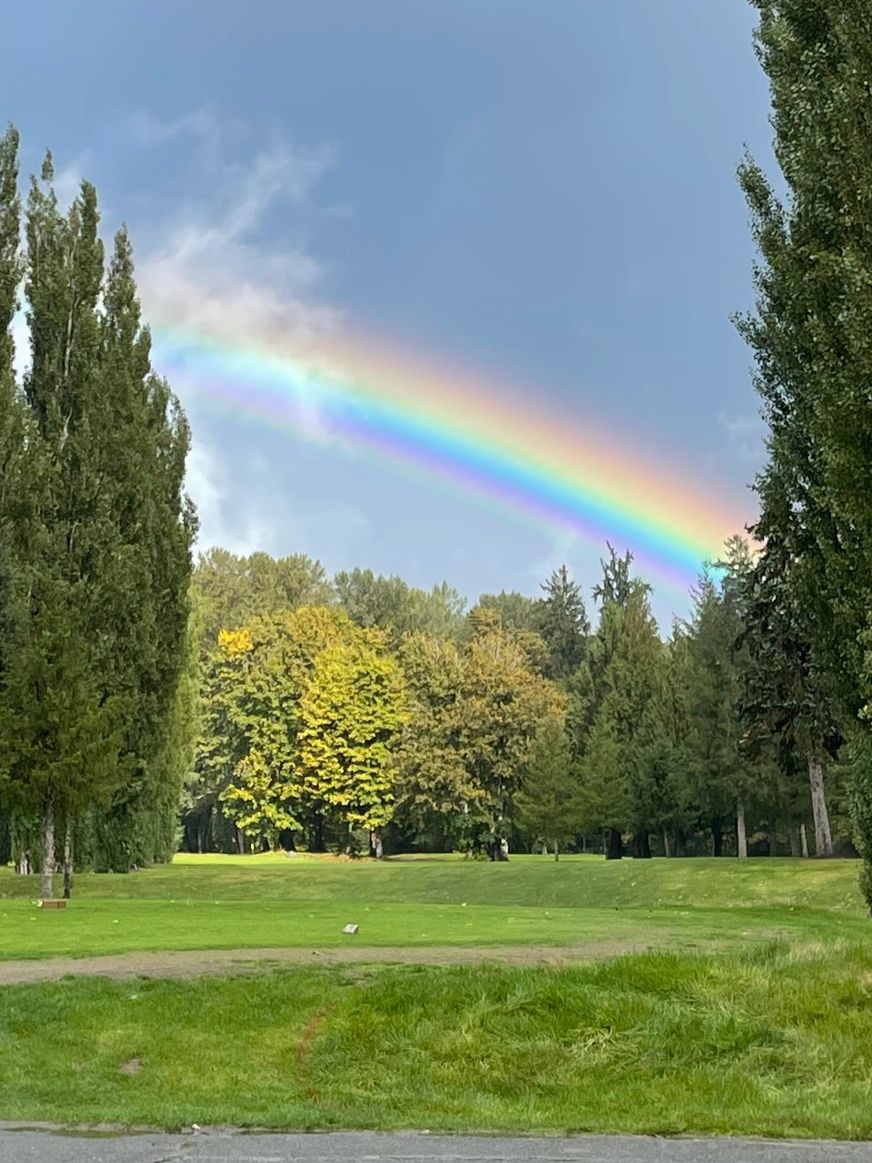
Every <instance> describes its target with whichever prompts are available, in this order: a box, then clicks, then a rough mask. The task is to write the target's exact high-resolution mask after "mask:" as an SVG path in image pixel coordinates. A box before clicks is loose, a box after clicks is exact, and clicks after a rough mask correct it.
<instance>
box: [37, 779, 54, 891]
mask: <svg viewBox="0 0 872 1163" xmlns="http://www.w3.org/2000/svg"><path fill="white" fill-rule="evenodd" d="M54 870H55V824H54V804H53V803H52V802H51V800H49V801H48V803H47V804H46V806H45V811H44V813H43V817H42V884H41V886H40V892H41V894H42V899H43V900H51V897H52V893H53V892H54Z"/></svg>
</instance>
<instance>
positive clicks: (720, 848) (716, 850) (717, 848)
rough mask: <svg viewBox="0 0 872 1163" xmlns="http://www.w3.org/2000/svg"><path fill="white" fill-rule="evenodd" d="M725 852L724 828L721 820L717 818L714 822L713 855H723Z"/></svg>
mask: <svg viewBox="0 0 872 1163" xmlns="http://www.w3.org/2000/svg"><path fill="white" fill-rule="evenodd" d="M723 854H724V829H723V827H722V826H721V821H720V820H715V821H713V823H712V855H713V856H723Z"/></svg>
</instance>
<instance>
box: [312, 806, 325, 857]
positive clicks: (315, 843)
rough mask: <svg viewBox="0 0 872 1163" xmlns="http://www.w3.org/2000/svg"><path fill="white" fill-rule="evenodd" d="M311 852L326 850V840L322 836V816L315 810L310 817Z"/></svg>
mask: <svg viewBox="0 0 872 1163" xmlns="http://www.w3.org/2000/svg"><path fill="white" fill-rule="evenodd" d="M311 851H312V852H326V851H327V841H326V840H325V838H324V817H323V816H322V815H321V813H320V812H316V813H315V815H314V817H313V819H312V848H311Z"/></svg>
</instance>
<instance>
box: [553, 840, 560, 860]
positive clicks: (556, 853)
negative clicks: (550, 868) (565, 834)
mask: <svg viewBox="0 0 872 1163" xmlns="http://www.w3.org/2000/svg"><path fill="white" fill-rule="evenodd" d="M554 859H555V860H559V859H560V841H559V840H555V841H554Z"/></svg>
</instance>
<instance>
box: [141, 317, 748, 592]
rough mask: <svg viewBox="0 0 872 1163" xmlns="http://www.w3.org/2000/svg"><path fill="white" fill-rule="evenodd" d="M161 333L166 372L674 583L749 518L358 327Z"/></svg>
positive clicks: (594, 437) (248, 412) (239, 409)
mask: <svg viewBox="0 0 872 1163" xmlns="http://www.w3.org/2000/svg"><path fill="white" fill-rule="evenodd" d="M154 338H155V344H154V346H155V362H156V365H157V366H158V367H160V369H161V371H162V372H164V373H165V374H167V375H169V376H170V377H172V378H175V377H178V376H181V377H182V378H183V379H184V382H185V383H186V385H188V386H189V387H193V388H194V390H197V391H198V392H202V393H203V394H204V395H205V396H206V398H208V399H209V400H210V401H212V402H214V403H216V404H219V405H224V406H226V407H228V408H229V409H231V410H232V411H233V412H234V413H236V414H241V415H242V416H243V417H248V418H250V419H252V420H254V421H256V422H262V423H265V424H267V425H269V426H272V427H275V426H280V427H283V428H286V429H287V430H288V431H289V432H291V433H293V434H294V435H295V436H296V437H297V438H299V439H303V440H307V441H318V442H325V443H328V444H333V445H338V446H340V447H342V446H346V447H350V448H351V449H353V450H354V451H355V452H359V451H362V452H364V453H370V454H374V455H375V456H377V457H378V458H379V460H381V461H383V460H384V459H385V458H386V459H387V460H388V461H389V462H391V463H393V464H395V465H398V466H401V467H404V468H405V469H406V470H409V471H411V472H413V473H415V474H418V475H422V476H425V477H429V478H430V479H433V478H436V479H440V480H442V481H443V482H447V483H448V485H449V486H453V487H454V488H456V489H459V490H460V491H461V492H462V493H463V494H465V495H469V496H472V497H474V498H478V499H485V500H490V501H493V502H496V503H497V504H498V505H500V506H501V507H502V508H504V509H507V510H508V511H510V512H511V513H512V514H514V515H515V516H517V517H520V518H522V519H525V520H532V521H533V522H534V523H535V524H537V525H539V526H542V525H543V524H544V525H547V526H550V527H552V528H555V527H556V528H558V529H562V530H569V531H571V532H573V533H575V534H579V535H581V536H582V537H584V538H585V539H586V540H588V541H590V542H592V543H594V544H596V545H597V546H599V547H603V546H604V543H605V542H606V541H607V540H608V541H611V542H612V543H613V544H615V545H616V547H617V548H618V549H623V548H624V547H626V548H630V549H632V550H633V552H634V554H635V556H636V558H637V561H638V562H639V565H640V567H641V568H642V569H643V570H645V571H653V572H654V573H656V575H657V576H658V577H659V578H660V579H661V580H662V581H665V582H666V583H667V585H669V586H670V587H676V588H681V589H682V590H685V591H686V588H687V585H688V584H689V583H690V582H692V581H693V579H694V578H695V576H696V574H697V573H698V571H699V569H700V567H701V565H702V564H703V562H705V561H707V560H711V559H712V558H714V557H716V556H717V555H718V553H719V551H720V549H721V547H722V545H723V542H724V540H725V538H726V537H728V536H729V535H731V534H732V533H736V532H738V531H740V530H741V528H742V526H743V524H744V521H745V520H747V519H748V517H749V516H750V514H746V515H745V517H744V518H743V517H742V516H741V515H740V514H738V513H736V512H730V511H729V510H728V509H727V508H726V507H725V506H723V505H721V504H719V503H716V502H715V501H714V500H713V499H706V498H705V496H704V495H703V493H702V491H701V490H700V488H699V485H698V484H697V483H696V482H693V481H690V480H682V479H680V478H678V477H677V476H675V475H673V474H672V473H671V472H670V471H669V470H668V469H667V468H665V467H664V466H663V465H658V464H653V463H648V462H647V461H646V460H645V459H644V458H643V457H642V456H640V455H638V454H636V453H634V452H632V451H631V450H628V448H627V447H626V444H622V443H620V442H618V441H616V440H614V439H608V438H607V437H606V436H605V435H604V434H602V433H599V432H596V431H594V430H593V428H592V427H588V426H585V428H584V430H581V429H580V428H579V426H578V425H577V423H574V422H573V421H572V420H571V419H570V418H569V417H568V416H560V415H557V414H555V412H554V411H553V409H552V408H550V407H549V408H548V409H547V410H546V409H545V408H539V407H537V406H536V401H535V400H531V399H530V398H529V396H528V397H526V398H525V397H524V396H522V395H520V394H519V393H518V392H517V391H515V390H513V389H510V388H507V387H506V386H505V385H494V384H491V383H488V382H487V381H486V380H485V379H484V378H482V377H480V376H476V377H474V378H473V377H471V376H470V375H469V374H468V373H464V372H461V371H459V370H457V369H453V368H450V367H447V366H445V365H442V366H440V367H436V366H435V365H433V364H422V363H421V362H420V361H417V362H416V361H415V360H414V359H411V358H409V357H408V356H406V355H405V354H403V353H401V352H400V351H399V350H398V349H396V348H392V349H390V350H387V349H385V348H378V347H377V346H376V345H374V344H372V343H371V342H369V341H364V340H362V339H359V338H355V337H349V336H348V335H347V334H346V335H343V336H341V337H337V336H335V335H327V336H322V337H320V338H319V339H317V340H316V341H314V342H311V341H309V342H291V341H289V340H288V338H287V337H286V336H282V335H278V334H276V335H268V334H267V335H264V334H263V333H262V332H261V333H260V334H258V335H257V336H256V337H252V335H251V334H247V335H242V334H240V335H238V336H236V335H234V334H233V333H232V330H231V331H230V332H229V333H228V331H227V330H225V329H224V328H222V330H221V332H220V333H219V332H218V331H217V329H212V328H208V329H207V328H201V329H195V328H190V327H187V326H184V327H178V326H174V325H173V324H172V323H170V322H169V321H164V322H161V323H160V324H159V325H158V326H157V327H156V329H155V335H154Z"/></svg>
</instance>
